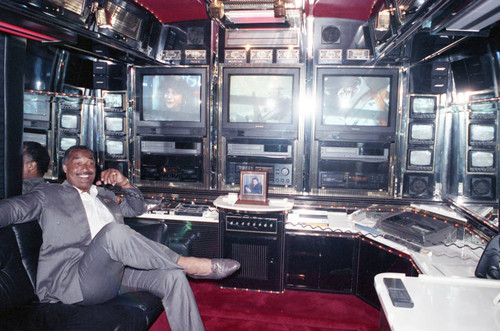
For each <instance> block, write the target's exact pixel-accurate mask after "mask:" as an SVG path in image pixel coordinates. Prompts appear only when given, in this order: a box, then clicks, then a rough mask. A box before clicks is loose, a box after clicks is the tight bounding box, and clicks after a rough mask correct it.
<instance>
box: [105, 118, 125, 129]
mask: <svg viewBox="0 0 500 331" xmlns="http://www.w3.org/2000/svg"><path fill="white" fill-rule="evenodd" d="M124 120H125V118H124V117H109V116H108V117H105V118H104V129H105V130H106V131H110V132H123V131H124V130H125V125H124Z"/></svg>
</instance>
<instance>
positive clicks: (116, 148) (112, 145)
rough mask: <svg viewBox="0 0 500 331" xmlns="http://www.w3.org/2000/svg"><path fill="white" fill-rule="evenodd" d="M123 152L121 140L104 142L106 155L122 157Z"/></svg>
mask: <svg viewBox="0 0 500 331" xmlns="http://www.w3.org/2000/svg"><path fill="white" fill-rule="evenodd" d="M124 152H125V147H124V141H123V140H110V139H108V140H106V153H107V154H109V155H123V154H124Z"/></svg>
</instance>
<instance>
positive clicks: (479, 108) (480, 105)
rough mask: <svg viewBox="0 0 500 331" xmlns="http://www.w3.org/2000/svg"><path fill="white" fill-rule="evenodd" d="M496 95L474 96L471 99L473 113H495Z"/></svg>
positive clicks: (482, 94)
mask: <svg viewBox="0 0 500 331" xmlns="http://www.w3.org/2000/svg"><path fill="white" fill-rule="evenodd" d="M491 99H495V94H494V93H481V94H473V95H471V96H470V97H469V102H470V103H469V109H470V111H472V112H493V111H496V109H497V102H496V101H495V100H491Z"/></svg>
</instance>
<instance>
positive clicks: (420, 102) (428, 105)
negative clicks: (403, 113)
mask: <svg viewBox="0 0 500 331" xmlns="http://www.w3.org/2000/svg"><path fill="white" fill-rule="evenodd" d="M436 110H437V99H436V97H434V96H416V95H413V96H411V97H410V117H412V118H435V117H436Z"/></svg>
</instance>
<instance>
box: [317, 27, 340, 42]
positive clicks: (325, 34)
mask: <svg viewBox="0 0 500 331" xmlns="http://www.w3.org/2000/svg"><path fill="white" fill-rule="evenodd" d="M340 36H341V33H340V29H339V28H338V27H336V26H333V25H327V26H324V27H323V28H322V29H321V43H322V44H335V43H338V42H339V41H340Z"/></svg>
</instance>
